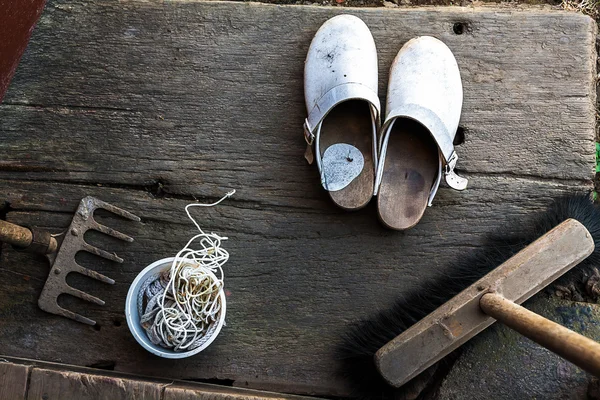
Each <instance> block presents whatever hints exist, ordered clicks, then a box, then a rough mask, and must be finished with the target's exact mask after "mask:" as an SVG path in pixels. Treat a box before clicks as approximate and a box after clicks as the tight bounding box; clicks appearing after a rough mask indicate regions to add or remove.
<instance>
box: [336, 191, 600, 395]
mask: <svg viewBox="0 0 600 400" xmlns="http://www.w3.org/2000/svg"><path fill="white" fill-rule="evenodd" d="M569 218H574V219H576V220H578V221H579V222H581V223H582V224H583V225H584V226H585V227H586V228H587V230H588V231H589V232H590V234H591V235H592V237H593V238H594V242H595V244H596V248H595V250H594V252H593V253H592V255H590V256H589V257H588V258H587V259H586V260H584V261H583V262H582V263H580V264H579V265H578V266H577V267H575V268H573V269H572V270H571V271H569V272H568V273H567V274H565V275H564V276H563V277H562V278H561V279H560V280H561V281H566V280H569V281H575V282H579V283H582V279H583V278H585V277H586V276H589V274H590V269H591V267H592V266H594V265H597V263H598V261H599V260H600V210H599V209H598V208H597V207H596V206H595V205H594V204H593V203H592V201H591V198H590V196H588V195H576V196H568V197H561V198H558V199H556V200H554V202H553V203H552V205H551V206H550V207H549V208H548V210H547V211H545V212H543V213H542V214H541V215H538V216H534V217H533V218H531V220H529V224H527V222H524V221H519V226H520V227H523V228H524V229H521V230H520V232H521V233H520V234H517V235H508V236H504V237H502V236H490V237H488V238H486V240H485V242H484V246H482V247H481V248H480V249H478V250H476V251H474V252H473V253H471V254H468V255H467V256H466V258H461V261H460V262H458V263H454V264H453V265H451V266H450V268H448V269H447V270H448V271H450V272H449V273H448V274H447V275H445V276H442V277H440V278H439V279H437V280H435V281H432V282H430V283H428V285H427V288H426V289H425V290H419V291H413V292H412V293H409V294H407V295H405V296H402V297H401V298H399V299H398V300H397V301H396V303H395V304H394V306H393V307H391V308H390V309H388V310H384V311H381V312H379V313H378V314H376V315H375V316H373V317H372V318H369V319H365V320H362V321H359V322H358V323H356V324H354V325H352V326H351V327H350V328H349V329H348V331H347V332H346V334H345V335H344V336H343V337H342V338H341V342H340V344H339V345H338V347H337V349H336V350H337V356H338V358H339V361H340V370H339V373H340V374H341V375H342V377H343V378H344V379H345V380H346V381H347V384H348V386H349V387H350V388H351V390H352V391H353V397H355V398H357V399H380V400H386V399H400V398H405V397H406V396H407V391H408V392H412V393H413V395H414V388H413V387H411V383H412V384H413V386H414V381H415V380H414V379H413V381H411V382H409V383H408V384H407V385H404V386H403V387H402V388H399V389H396V388H393V387H391V386H389V385H388V384H387V383H386V382H385V381H384V380H383V378H382V377H381V375H379V372H378V371H377V368H376V367H375V362H374V355H375V353H376V352H377V350H379V349H380V348H381V347H382V346H384V345H385V344H386V343H388V342H389V341H390V340H392V339H393V338H395V337H396V336H397V335H399V334H401V333H402V332H403V331H405V330H406V329H407V328H409V327H410V326H412V325H414V324H415V323H417V322H418V321H420V320H421V319H423V318H424V317H425V316H427V315H428V314H430V313H431V312H433V311H434V310H435V309H436V308H438V307H440V306H441V305H442V304H444V303H445V302H447V301H448V300H450V299H451V298H452V297H454V296H455V295H456V294H458V293H460V292H461V291H462V290H464V289H466V288H467V287H468V286H469V285H471V284H473V283H474V282H476V281H477V280H478V279H480V278H482V277H483V276H484V275H486V274H487V273H488V272H490V271H491V270H493V269H494V268H496V267H497V266H499V265H500V264H502V263H503V262H504V261H506V260H507V259H508V258H510V257H511V256H513V255H514V254H516V253H517V252H519V251H520V250H522V249H523V248H524V247H526V246H527V245H528V244H530V243H531V242H533V241H534V240H536V239H537V238H539V237H540V236H542V235H543V234H545V233H546V232H548V231H549V230H551V229H552V228H554V227H555V226H557V225H558V224H560V223H561V222H563V221H565V220H566V219H569ZM441 362H443V360H442V361H441ZM432 369H433V370H435V366H434V367H432ZM428 373H429V374H431V373H432V370H429V371H428ZM409 397H411V396H409Z"/></svg>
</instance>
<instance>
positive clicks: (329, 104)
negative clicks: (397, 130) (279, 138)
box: [304, 82, 381, 164]
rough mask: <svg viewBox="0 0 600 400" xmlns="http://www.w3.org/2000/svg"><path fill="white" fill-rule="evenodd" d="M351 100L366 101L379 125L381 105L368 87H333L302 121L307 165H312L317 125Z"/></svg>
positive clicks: (356, 85)
mask: <svg viewBox="0 0 600 400" xmlns="http://www.w3.org/2000/svg"><path fill="white" fill-rule="evenodd" d="M352 99H357V100H366V101H368V102H369V103H370V104H371V106H372V108H373V110H374V111H375V115H374V118H375V120H376V122H377V125H379V124H378V122H379V116H380V114H381V111H380V110H381V105H380V102H379V97H378V96H377V93H376V92H374V91H373V90H372V89H371V88H370V87H368V86H366V85H363V84H361V83H358V82H348V83H342V84H340V85H337V86H334V87H333V88H331V89H329V91H327V92H326V93H325V94H324V95H323V96H321V98H320V99H319V100H317V102H316V103H315V104H314V106H313V107H312V109H311V110H310V111H309V113H308V118H306V119H305V120H304V139H305V140H306V143H307V144H308V148H307V153H306V154H305V157H306V159H307V161H308V162H309V163H311V164H312V158H313V155H312V145H313V143H314V141H315V138H316V136H317V131H318V130H319V125H320V124H321V122H323V119H325V117H326V116H327V114H328V113H329V111H331V110H332V109H333V107H335V106H336V105H338V104H339V103H341V102H343V101H346V100H352Z"/></svg>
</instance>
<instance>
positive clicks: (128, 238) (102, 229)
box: [91, 221, 133, 243]
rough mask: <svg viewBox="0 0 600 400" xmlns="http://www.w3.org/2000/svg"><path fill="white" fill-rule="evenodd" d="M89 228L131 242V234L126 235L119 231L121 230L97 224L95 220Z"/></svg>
mask: <svg viewBox="0 0 600 400" xmlns="http://www.w3.org/2000/svg"><path fill="white" fill-rule="evenodd" d="M91 228H92V229H94V230H97V231H98V232H102V233H105V234H107V235H109V236H112V237H114V238H117V239H121V240H124V241H126V242H129V243H131V242H133V238H132V237H131V236H127V235H126V234H124V233H121V232H119V231H117V230H115V229H113V228H109V227H108V226H106V225H102V224H99V223H97V222H95V221H94V224H92V227H91Z"/></svg>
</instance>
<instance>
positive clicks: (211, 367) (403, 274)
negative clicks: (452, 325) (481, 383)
mask: <svg viewBox="0 0 600 400" xmlns="http://www.w3.org/2000/svg"><path fill="white" fill-rule="evenodd" d="M342 12H352V13H354V14H356V15H359V16H360V17H361V18H363V19H364V20H365V22H366V23H367V24H368V25H369V26H370V28H371V29H372V32H373V35H374V37H375V40H376V43H377V46H378V49H379V57H380V76H381V79H380V81H381V96H382V99H383V98H384V96H385V91H384V88H385V82H386V78H385V72H386V70H387V69H388V67H389V65H390V63H391V61H392V59H393V57H394V56H395V54H396V52H397V51H398V50H399V49H400V47H401V46H402V44H403V43H405V42H406V41H407V40H408V39H410V38H411V37H413V36H416V35H423V34H430V35H434V36H436V37H439V38H441V39H442V40H444V41H445V42H446V43H447V44H448V46H449V47H450V48H451V49H452V50H453V52H454V53H455V55H456V58H457V60H458V63H459V66H460V68H461V73H462V76H463V79H464V91H465V104H464V112H463V117H462V121H461V126H463V127H464V128H465V129H466V137H465V142H464V144H462V145H460V146H458V149H457V150H458V152H459V155H460V157H461V159H460V161H459V166H460V167H461V168H462V170H461V172H462V173H463V174H464V175H465V176H467V177H469V178H470V187H469V189H468V190H467V191H466V192H462V193H459V192H454V191H452V190H450V189H447V188H442V189H441V190H440V192H439V194H438V197H437V198H436V200H435V202H434V206H433V207H431V208H430V209H428V210H427V212H426V214H425V217H424V218H423V220H422V221H421V222H420V223H419V225H417V227H416V228H414V229H412V230H410V231H408V232H406V233H396V232H391V231H388V230H385V229H384V228H382V227H381V225H380V224H379V223H378V221H377V217H376V210H375V209H374V207H373V205H370V206H369V207H367V208H366V209H365V210H362V211H360V212H356V213H344V212H342V211H340V210H338V209H336V208H335V207H334V206H333V205H332V204H331V202H330V200H329V199H328V196H327V195H326V194H325V193H323V191H322V189H321V188H320V186H319V181H318V175H317V173H316V170H315V168H313V167H309V166H307V165H306V163H305V161H304V159H303V153H304V146H305V144H304V140H303V137H302V129H301V126H302V121H303V118H304V116H305V110H304V101H303V90H302V67H303V61H304V56H305V53H306V51H307V49H308V46H309V43H310V40H311V38H312V35H313V34H314V32H315V31H316V30H317V29H318V27H319V25H320V24H321V23H322V22H323V21H325V20H326V19H327V18H328V17H330V16H333V15H335V14H338V13H342ZM455 23H464V24H465V26H466V28H467V29H465V33H464V34H462V35H457V34H455V33H454V32H453V29H452V28H453V25H454V24H455ZM594 42H595V24H594V22H593V21H592V20H591V19H590V18H588V17H585V16H582V15H578V14H573V13H563V12H548V11H539V10H532V11H525V12H512V11H499V10H494V9H488V8H486V9H479V10H478V9H459V8H433V9H432V8H429V9H410V10H388V9H360V10H351V9H341V8H324V7H304V6H297V7H287V6H285V7H280V6H268V5H257V4H243V3H221V2H196V1H189V2H167V3H162V2H160V3H159V2H154V1H151V2H141V1H140V2H137V1H125V2H119V3H115V2H108V1H107V2H104V1H83V2H77V3H73V2H68V1H51V2H50V3H49V5H48V7H47V9H46V11H45V13H44V14H43V16H42V18H41V20H40V23H39V26H38V28H37V30H36V31H35V32H34V35H33V37H32V39H31V43H30V46H29V49H28V51H27V52H26V54H25V56H24V58H23V61H22V63H21V65H20V67H19V69H18V71H17V74H16V76H15V78H14V81H13V84H12V86H11V87H10V89H9V91H8V92H7V96H6V99H5V103H4V104H3V105H2V106H0V137H1V138H2V140H1V141H0V193H2V198H0V205H1V204H2V200H6V201H7V202H8V203H10V207H9V208H7V210H8V213H7V215H6V217H7V219H8V220H10V221H12V222H17V223H23V224H37V225H40V226H44V227H49V228H56V229H60V228H64V227H65V226H67V225H68V223H69V220H70V217H71V215H70V213H72V212H73V210H74V209H75V208H76V205H77V204H78V201H79V199H80V198H81V197H83V196H85V195H94V196H97V197H99V198H101V199H103V200H105V201H108V202H113V203H114V204H116V205H119V206H121V207H124V208H126V209H129V210H130V211H133V212H135V213H136V214H138V215H140V216H141V217H142V218H143V222H142V223H140V224H136V223H130V222H121V221H118V220H116V219H114V220H113V219H111V221H110V225H111V226H112V227H115V228H118V229H119V230H121V231H123V232H126V233H130V234H132V235H134V236H135V237H136V242H134V243H133V244H131V245H129V244H122V243H119V242H117V241H112V240H110V239H104V238H99V239H96V240H100V241H101V242H102V246H103V248H108V249H110V250H114V251H116V252H117V253H118V254H119V255H121V256H122V257H124V258H125V260H126V261H125V263H124V264H123V265H121V266H118V265H111V264H110V263H108V262H106V263H105V262H102V261H97V260H94V259H92V258H90V257H88V258H87V261H86V260H84V262H86V263H87V265H89V266H90V267H92V268H94V269H96V270H98V271H100V272H103V273H105V274H106V275H108V276H110V277H112V278H114V279H115V280H116V284H115V285H114V286H105V285H103V284H101V283H97V282H88V281H87V280H85V279H83V278H81V279H79V278H78V277H75V278H77V279H74V281H75V283H76V284H77V285H79V286H80V287H81V288H83V289H84V290H86V291H88V292H90V293H92V294H95V295H97V296H99V297H100V298H102V299H105V300H106V301H107V304H106V305H105V306H104V307H98V306H95V305H91V304H86V303H80V302H75V301H73V302H72V303H74V304H73V305H72V307H73V308H74V309H75V310H76V311H80V312H81V313H82V314H83V315H86V316H90V317H92V318H93V319H95V320H97V321H98V322H99V326H98V327H96V329H95V328H93V327H89V326H84V325H81V324H77V323H75V322H73V321H70V320H66V319H64V318H60V317H56V316H53V315H49V314H46V313H44V312H42V311H40V310H39V309H38V308H37V303H36V302H37V297H38V296H39V293H40V291H41V288H42V286H43V283H44V279H45V275H46V273H47V270H48V268H47V266H46V265H45V264H44V261H43V260H42V259H40V258H36V257H33V256H31V255H27V254H22V253H18V252H15V251H13V250H11V249H9V248H7V247H4V248H3V251H2V255H1V259H0V285H1V288H2V290H0V305H1V307H0V321H1V323H0V343H2V347H3V352H4V353H5V354H8V355H14V356H22V357H29V358H38V359H43V360H50V361H55V362H67V363H72V364H78V365H88V366H104V367H110V368H114V369H115V370H118V371H128V372H135V373H140V374H145V375H153V376H164V377H174V378H181V379H221V380H225V381H227V382H229V383H231V381H233V383H232V384H233V385H234V386H244V387H255V388H261V389H269V390H275V391H284V392H296V393H310V394H318V395H319V394H320V395H325V394H330V395H343V394H345V393H346V388H345V386H344V385H343V383H342V381H341V380H340V379H339V378H338V377H336V376H335V375H334V371H335V367H336V365H337V361H336V360H335V357H334V355H333V354H332V349H333V347H334V345H335V344H336V342H337V338H338V336H339V335H340V334H341V333H342V332H343V330H344V328H345V326H346V325H347V324H348V323H350V322H352V321H354V320H356V319H358V318H361V317H365V316H368V315H370V314H371V313H374V312H375V311H376V310H378V309H381V308H383V307H385V306H387V305H389V304H390V303H391V302H392V301H393V300H394V299H395V298H396V297H397V296H398V295H402V294H406V293H407V292H408V291H410V290H422V289H426V287H427V282H428V280H429V279H431V278H433V277H435V276H439V275H440V274H444V273H445V272H446V270H445V265H446V264H447V262H448V261H450V260H455V259H456V258H457V257H460V256H461V254H463V253H464V252H465V251H468V250H470V249H472V248H474V247H477V246H478V245H480V243H481V239H482V236H483V235H484V234H485V233H487V232H491V231H494V230H496V229H497V228H498V227H499V226H501V225H503V224H504V223H505V222H506V221H510V220H518V219H520V218H522V217H524V216H526V215H527V214H528V213H530V212H531V211H535V210H538V209H540V208H541V207H543V206H544V205H545V204H547V203H548V202H549V201H550V199H551V197H553V196H556V195H559V194H564V193H570V192H573V191H585V190H589V189H590V188H591V187H592V181H591V179H592V174H593V165H594V102H595V91H594V87H593V84H594V76H595V72H594V70H595V55H594V54H595V53H594ZM230 188H235V189H237V190H238V192H237V193H236V195H235V196H234V197H233V198H232V199H230V200H228V201H226V202H225V203H223V204H222V205H221V206H219V207H217V208H214V209H206V210H201V211H199V210H198V211H197V213H195V214H196V215H197V216H198V218H199V221H200V223H201V225H202V226H203V227H205V228H206V230H209V231H211V230H212V231H215V232H219V233H221V234H223V235H226V236H228V237H229V238H230V240H229V241H228V242H227V243H226V248H227V249H228V250H229V251H230V252H231V259H230V262H229V264H227V266H226V271H225V273H226V289H227V294H228V297H227V301H228V303H227V326H226V327H225V328H224V329H223V331H222V333H221V334H220V336H219V338H218V339H217V340H216V341H215V342H214V343H213V344H212V345H211V346H210V347H209V348H208V349H207V350H206V351H204V352H203V353H201V354H200V355H198V356H195V357H192V358H189V359H186V360H178V361H175V360H162V359H158V358H156V357H154V356H152V355H150V354H149V353H147V352H145V351H144V350H143V349H142V348H141V347H139V346H138V345H137V343H136V342H135V341H134V339H133V338H132V336H131V335H130V333H129V331H128V329H127V326H126V324H125V321H124V316H123V308H124V301H125V296H126V292H127V289H128V285H129V284H130V283H131V281H132V280H133V279H134V277H135V276H136V274H137V272H139V271H140V270H141V269H142V268H143V267H144V266H146V265H148V264H149V263H151V262H153V261H155V260H156V259H158V258H162V257H167V256H171V255H173V254H174V253H175V251H176V250H177V249H178V248H180V247H181V246H182V245H183V244H184V243H185V242H186V241H187V239H188V238H189V237H190V235H192V234H193V233H194V231H193V229H192V225H191V223H190V222H189V221H187V219H186V217H185V214H184V212H183V207H184V206H185V204H187V203H188V202H189V201H190V200H192V199H193V198H198V199H201V200H202V199H204V200H206V199H216V198H218V197H220V196H221V195H222V194H224V192H225V191H227V190H229V189H230ZM0 207H1V206H0ZM514 229H515V230H517V229H519V226H518V224H515V225H514ZM69 300H70V299H68V298H67V299H65V302H68V301H69Z"/></svg>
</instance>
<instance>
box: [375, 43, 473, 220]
mask: <svg viewBox="0 0 600 400" xmlns="http://www.w3.org/2000/svg"><path fill="white" fill-rule="evenodd" d="M462 100H463V92H462V82H461V78H460V72H459V70H458V64H457V63H456V59H455V58H454V55H453V54H452V52H451V51H450V49H449V48H448V47H447V46H446V45H445V44H444V43H443V42H441V41H440V40H438V39H435V38H433V37H430V36H422V37H418V38H415V39H412V40H410V41H408V42H407V43H406V44H405V45H404V46H403V47H402V49H400V51H399V52H398V55H397V56H396V58H395V59H394V62H393V64H392V67H391V68H390V76H389V82H388V93H387V102H386V114H385V121H384V123H383V126H382V129H381V136H380V146H379V157H380V159H379V165H378V168H377V173H376V179H375V191H374V193H375V195H377V205H378V210H379V217H380V219H381V221H382V222H383V223H384V224H385V225H386V226H388V227H390V228H392V229H398V230H404V229H408V228H411V227H413V226H414V225H416V224H417V223H418V222H419V220H420V219H421V217H422V216H423V213H424V212H425V208H426V207H427V206H428V205H431V202H432V200H433V198H434V196H435V194H436V192H437V190H438V187H439V184H440V180H441V178H442V176H444V178H445V180H446V182H447V183H448V185H449V186H450V187H452V188H454V189H457V190H463V189H465V188H466V186H467V180H466V179H464V178H461V177H459V176H458V175H456V174H455V172H454V167H455V165H456V160H457V155H456V152H455V151H454V145H453V140H454V136H455V135H456V130H457V128H458V122H459V119H460V112H461V108H462Z"/></svg>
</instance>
